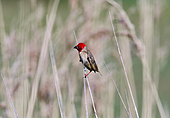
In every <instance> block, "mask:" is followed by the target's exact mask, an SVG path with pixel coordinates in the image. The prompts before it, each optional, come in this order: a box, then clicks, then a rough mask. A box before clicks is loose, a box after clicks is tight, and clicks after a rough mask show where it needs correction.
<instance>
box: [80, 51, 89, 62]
mask: <svg viewBox="0 0 170 118" xmlns="http://www.w3.org/2000/svg"><path fill="white" fill-rule="evenodd" d="M80 56H81V58H82V60H83V62H84V61H85V62H86V61H88V60H87V52H84V51H83V52H80Z"/></svg>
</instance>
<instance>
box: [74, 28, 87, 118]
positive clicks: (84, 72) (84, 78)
mask: <svg viewBox="0 0 170 118" xmlns="http://www.w3.org/2000/svg"><path fill="white" fill-rule="evenodd" d="M73 33H74V37H75V39H76V43H77V44H78V40H77V37H76V33H75V31H73ZM85 74H86V68H85V67H84V64H83V80H84V97H85V98H84V99H85V103H84V104H85V109H86V118H88V108H87V95H86V77H85Z"/></svg>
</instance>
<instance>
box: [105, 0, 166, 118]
mask: <svg viewBox="0 0 170 118" xmlns="http://www.w3.org/2000/svg"><path fill="white" fill-rule="evenodd" d="M107 2H108V3H110V4H111V5H113V6H114V7H115V8H116V9H117V10H118V11H119V12H120V15H121V17H122V20H123V21H124V23H123V25H124V26H126V28H127V29H128V30H129V32H128V35H126V36H128V37H129V38H131V39H132V41H133V42H134V44H135V46H136V48H137V50H138V53H139V56H140V58H141V60H142V64H143V66H145V67H146V69H147V70H149V69H148V64H147V61H146V57H145V56H144V55H145V53H144V47H145V46H144V44H143V42H142V41H141V40H140V39H139V38H138V37H137V36H136V32H135V29H134V26H133V24H132V23H131V22H130V20H129V18H128V16H127V14H126V12H125V11H124V10H123V9H122V8H121V6H120V5H119V4H118V3H116V2H115V1H110V0H107ZM146 76H148V79H149V85H150V88H151V90H152V94H153V95H154V99H155V101H156V104H157V106H158V110H159V113H160V115H161V117H162V118H164V117H166V115H165V111H164V109H163V106H162V103H161V101H160V98H159V94H158V91H157V89H156V86H155V84H154V83H153V82H152V78H151V75H150V73H149V72H147V73H146Z"/></svg>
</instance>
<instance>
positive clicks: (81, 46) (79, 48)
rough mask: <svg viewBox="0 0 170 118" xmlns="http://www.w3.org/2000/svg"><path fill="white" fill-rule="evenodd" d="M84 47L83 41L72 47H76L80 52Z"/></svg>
mask: <svg viewBox="0 0 170 118" xmlns="http://www.w3.org/2000/svg"><path fill="white" fill-rule="evenodd" d="M84 47H86V45H85V44H84V43H79V44H78V45H76V46H75V47H74V48H75V49H77V50H78V51H79V52H81V51H82V50H83V48H84Z"/></svg>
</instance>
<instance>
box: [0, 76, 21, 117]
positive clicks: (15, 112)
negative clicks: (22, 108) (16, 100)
mask: <svg viewBox="0 0 170 118" xmlns="http://www.w3.org/2000/svg"><path fill="white" fill-rule="evenodd" d="M0 74H1V78H2V80H3V83H4V86H5V89H6V93H7V95H8V98H9V100H10V103H11V106H12V108H13V110H14V115H15V116H16V117H17V118H19V117H18V114H17V111H16V110H15V107H14V104H13V102H12V99H11V96H10V93H9V91H8V88H7V86H6V83H5V81H4V77H3V75H2V73H0Z"/></svg>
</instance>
